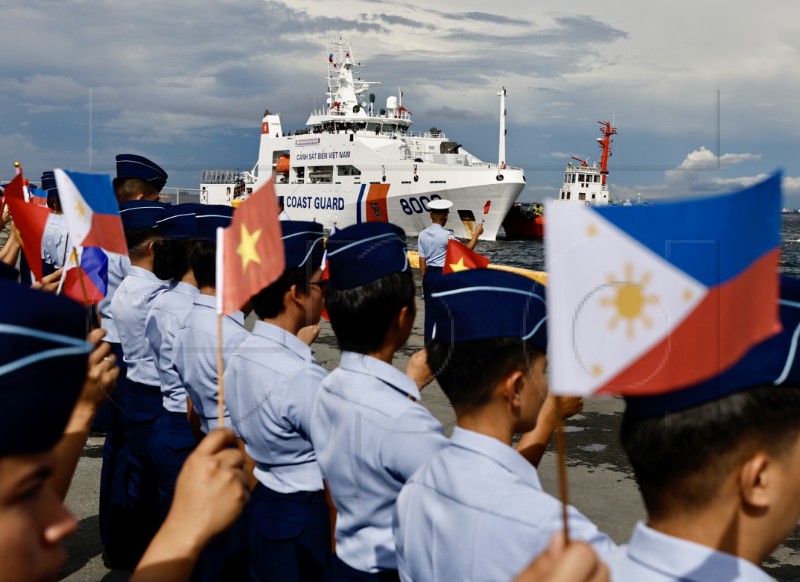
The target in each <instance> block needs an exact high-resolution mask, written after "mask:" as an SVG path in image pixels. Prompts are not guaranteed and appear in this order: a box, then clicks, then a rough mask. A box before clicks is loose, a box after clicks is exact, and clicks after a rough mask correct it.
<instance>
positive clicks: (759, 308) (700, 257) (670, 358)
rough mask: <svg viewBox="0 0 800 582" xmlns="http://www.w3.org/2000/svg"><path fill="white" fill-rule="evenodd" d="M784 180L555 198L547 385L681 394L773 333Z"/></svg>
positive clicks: (561, 389)
mask: <svg viewBox="0 0 800 582" xmlns="http://www.w3.org/2000/svg"><path fill="white" fill-rule="evenodd" d="M780 183H781V176H780V174H775V175H773V176H772V177H770V178H768V179H767V180H765V181H764V182H762V183H760V184H757V185H755V186H753V187H750V188H748V189H745V190H741V191H739V192H735V193H733V194H727V195H724V196H715V197H709V198H704V199H695V200H690V201H683V202H671V203H664V204H659V205H654V206H633V207H619V206H605V207H602V206H584V205H577V204H575V205H573V204H569V203H561V202H558V201H556V202H551V203H549V204H548V205H547V209H546V216H547V221H548V229H547V237H546V239H545V254H546V261H547V270H548V272H549V283H550V284H549V288H548V311H549V317H548V328H547V333H548V338H549V341H548V359H549V367H550V387H551V390H552V391H553V392H554V393H556V394H573V395H582V396H585V395H589V394H594V393H609V394H623V395H635V394H656V393H661V392H668V391H670V390H677V389H680V388H684V387H687V386H690V385H692V384H694V383H697V382H699V381H702V380H705V379H707V378H710V377H713V376H715V375H717V374H719V373H720V372H722V371H724V370H726V369H728V368H730V367H731V366H732V365H733V364H735V363H736V362H737V361H738V360H739V359H740V358H741V357H742V356H743V355H744V354H745V353H746V352H747V351H748V350H749V349H750V348H751V347H752V346H754V345H755V344H757V343H759V342H761V341H762V340H764V339H766V338H768V337H770V336H772V335H774V334H776V333H778V332H779V331H780V329H781V327H780V321H779V318H778V309H777V300H778V287H779V285H778V282H779V279H778V259H779V244H780V204H781V188H780Z"/></svg>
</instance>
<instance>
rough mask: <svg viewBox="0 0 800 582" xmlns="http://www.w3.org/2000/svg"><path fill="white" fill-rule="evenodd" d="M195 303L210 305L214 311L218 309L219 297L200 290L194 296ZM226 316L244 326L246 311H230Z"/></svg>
mask: <svg viewBox="0 0 800 582" xmlns="http://www.w3.org/2000/svg"><path fill="white" fill-rule="evenodd" d="M194 304H195V305H202V306H203V307H210V308H211V309H213V310H214V311H216V310H217V298H216V297H214V296H213V295H203V294H201V293H200V292H198V293H197V295H195V298H194ZM225 317H230V318H231V319H232V320H233V321H235V322H236V323H238V324H239V325H241V326H244V313H242V312H241V311H234V312H233V313H229V314H228V315H226V316H225Z"/></svg>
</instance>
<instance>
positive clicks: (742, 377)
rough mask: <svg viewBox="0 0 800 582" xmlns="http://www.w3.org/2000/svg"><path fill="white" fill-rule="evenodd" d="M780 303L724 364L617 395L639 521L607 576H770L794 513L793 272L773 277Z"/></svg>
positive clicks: (798, 316)
mask: <svg viewBox="0 0 800 582" xmlns="http://www.w3.org/2000/svg"><path fill="white" fill-rule="evenodd" d="M779 307H780V318H781V325H782V328H783V330H782V331H781V333H780V334H778V335H776V336H774V337H772V338H770V339H768V340H766V341H765V342H762V343H761V344H759V345H757V346H756V347H754V348H753V349H752V350H750V352H749V353H748V354H747V355H746V356H745V357H744V358H743V359H742V360H741V361H740V362H739V363H737V364H736V365H735V366H733V367H732V368H730V369H729V370H727V371H726V372H724V373H722V374H720V375H719V376H717V377H715V378H712V379H710V380H707V381H706V382H703V383H700V384H698V385H695V386H692V387H689V388H686V389H683V390H679V391H677V392H670V393H666V394H662V395H658V396H646V397H636V398H632V397H628V398H626V404H627V406H626V410H625V413H624V415H623V419H622V428H621V431H620V439H621V441H622V448H623V449H624V450H625V453H626V454H627V456H628V459H629V460H630V462H631V466H632V467H633V472H634V475H635V477H636V481H637V482H638V484H639V489H640V491H641V493H642V498H643V500H644V505H645V508H646V509H647V522H646V523H645V522H640V523H639V524H638V525H637V526H636V529H635V530H634V532H633V536H632V537H631V539H630V542H629V543H628V544H627V545H626V546H622V547H620V548H619V549H618V550H616V551H615V552H612V553H611V554H609V555H607V556H604V557H603V560H604V561H605V562H606V563H607V564H608V567H609V571H610V572H611V576H612V579H613V580H615V581H627V580H636V581H637V582H668V581H684V580H687V581H688V580H691V581H698V582H699V581H706V580H715V581H716V580H725V581H726V582H730V581H736V582H744V581H748V582H751V581H756V582H758V581H764V582H766V581H767V580H772V577H771V576H769V575H768V574H767V573H766V572H764V571H763V570H761V569H760V568H759V565H760V564H761V563H762V562H764V561H765V560H766V559H767V558H768V557H769V556H770V554H772V552H774V551H775V549H777V547H778V546H779V545H780V544H781V543H782V542H783V541H784V539H785V538H786V537H787V536H788V535H789V534H790V533H791V532H792V531H793V530H795V528H796V526H797V523H798V520H800V500H798V495H797V491H798V490H800V471H798V464H800V361H798V358H797V352H796V349H795V348H796V340H797V330H798V329H800V280H798V279H792V278H789V277H783V278H782V279H781V297H780V301H779ZM708 356H709V357H714V356H715V352H714V349H713V348H710V349H709V353H708Z"/></svg>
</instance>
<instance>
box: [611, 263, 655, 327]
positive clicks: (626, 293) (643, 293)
mask: <svg viewBox="0 0 800 582" xmlns="http://www.w3.org/2000/svg"><path fill="white" fill-rule="evenodd" d="M633 275H634V269H633V265H632V264H630V263H627V264H626V265H625V277H624V279H623V280H622V281H620V280H617V278H616V277H615V276H614V275H607V277H606V278H607V280H608V283H609V285H610V286H611V287H612V288H613V289H614V290H615V291H616V295H615V296H614V297H602V298H601V299H600V305H602V306H603V307H611V308H613V309H616V313H615V314H614V315H613V316H612V317H611V320H610V321H609V322H608V329H610V330H612V331H613V330H614V329H616V328H617V326H618V325H619V324H620V322H623V321H624V322H625V334H626V335H627V337H628V338H629V339H633V338H634V336H635V335H636V332H635V322H636V320H637V319H638V320H640V321H641V322H642V325H644V327H646V328H650V327H651V326H652V325H653V320H652V319H650V318H649V317H648V316H647V314H646V313H645V308H646V307H647V306H648V305H657V304H658V303H660V301H659V299H658V297H657V296H655V295H651V294H648V292H647V290H646V287H647V285H648V284H649V283H650V281H652V279H653V275H652V273H644V274H643V275H642V276H641V278H640V279H639V281H638V282H636V281H634V280H633Z"/></svg>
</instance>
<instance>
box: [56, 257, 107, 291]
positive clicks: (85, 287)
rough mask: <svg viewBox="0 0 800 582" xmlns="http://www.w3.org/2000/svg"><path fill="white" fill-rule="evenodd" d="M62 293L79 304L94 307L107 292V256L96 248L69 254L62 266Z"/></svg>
mask: <svg viewBox="0 0 800 582" xmlns="http://www.w3.org/2000/svg"><path fill="white" fill-rule="evenodd" d="M64 269H65V270H64V283H63V286H64V287H63V293H64V295H66V296H67V297H69V298H70V299H74V300H75V301H77V302H79V303H84V304H88V305H94V304H95V303H98V302H99V301H100V300H102V299H103V298H104V297H105V296H106V292H107V291H108V255H106V254H105V253H104V252H103V251H102V250H101V249H99V248H96V247H83V248H79V249H76V250H74V252H72V253H70V257H69V260H68V261H67V264H66V265H65V266H64Z"/></svg>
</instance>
